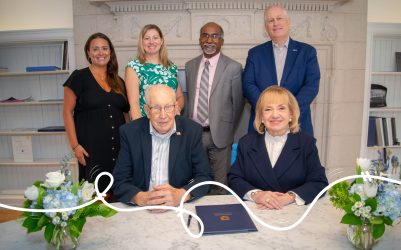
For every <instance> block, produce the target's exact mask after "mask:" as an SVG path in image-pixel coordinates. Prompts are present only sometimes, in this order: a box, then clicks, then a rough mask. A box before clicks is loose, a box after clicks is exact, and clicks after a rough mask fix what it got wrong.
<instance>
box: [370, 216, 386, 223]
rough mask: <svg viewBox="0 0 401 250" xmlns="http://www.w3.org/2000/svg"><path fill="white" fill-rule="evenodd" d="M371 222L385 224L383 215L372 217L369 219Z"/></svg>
mask: <svg viewBox="0 0 401 250" xmlns="http://www.w3.org/2000/svg"><path fill="white" fill-rule="evenodd" d="M369 221H370V223H372V224H375V225H378V224H383V223H384V221H383V219H382V218H381V217H372V218H370V219H369Z"/></svg>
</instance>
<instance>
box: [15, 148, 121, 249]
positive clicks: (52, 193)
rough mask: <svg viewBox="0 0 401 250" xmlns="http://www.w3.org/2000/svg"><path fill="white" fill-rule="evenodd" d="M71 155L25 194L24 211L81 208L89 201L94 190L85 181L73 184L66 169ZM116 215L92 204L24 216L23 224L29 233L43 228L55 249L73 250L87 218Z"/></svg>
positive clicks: (104, 207) (27, 213)
mask: <svg viewBox="0 0 401 250" xmlns="http://www.w3.org/2000/svg"><path fill="white" fill-rule="evenodd" d="M71 159H72V154H69V155H67V156H65V157H64V158H63V159H62V161H61V169H60V170H59V171H56V172H50V173H47V174H46V180H45V181H44V182H43V181H36V182H34V183H33V185H32V186H30V187H28V188H27V189H26V190H25V197H26V198H27V199H26V200H25V202H24V207H25V208H34V209H59V208H71V207H75V206H79V205H82V204H84V203H87V202H89V201H90V200H92V198H93V195H94V193H95V186H94V185H93V184H92V183H88V182H87V181H82V182H80V183H73V182H72V181H71V180H72V178H71V171H70V170H69V169H68V167H69V166H68V165H69V161H70V160H71ZM114 214H116V211H114V210H113V209H111V208H109V207H107V206H106V205H104V204H102V203H101V202H95V203H92V204H91V205H88V206H86V207H83V208H80V209H78V210H71V211H67V212H57V213H54V212H53V213H49V212H44V213H41V212H40V213H36V212H35V213H32V212H24V213H23V216H25V217H26V218H25V220H24V222H23V224H22V226H23V227H25V228H27V232H28V233H32V232H37V231H40V230H42V229H43V228H45V230H44V237H45V239H46V241H47V242H48V243H49V244H51V245H53V246H54V247H55V248H56V249H63V248H67V249H75V248H76V247H77V245H78V243H79V236H80V235H81V232H82V229H83V227H84V225H85V222H86V217H92V216H97V215H100V216H103V217H110V216H112V215H114Z"/></svg>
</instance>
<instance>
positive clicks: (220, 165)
mask: <svg viewBox="0 0 401 250" xmlns="http://www.w3.org/2000/svg"><path fill="white" fill-rule="evenodd" d="M202 143H203V148H204V149H205V151H206V153H207V155H208V157H209V163H210V166H211V167H212V171H213V174H214V181H217V182H220V183H223V184H225V185H227V173H228V171H229V170H230V167H231V164H230V163H231V145H229V146H227V147H225V148H217V147H216V145H214V143H213V139H212V134H211V133H210V131H204V132H203V133H202ZM209 194H212V195H216V194H227V190H226V189H224V188H221V187H219V186H216V185H213V186H211V187H210V192H209Z"/></svg>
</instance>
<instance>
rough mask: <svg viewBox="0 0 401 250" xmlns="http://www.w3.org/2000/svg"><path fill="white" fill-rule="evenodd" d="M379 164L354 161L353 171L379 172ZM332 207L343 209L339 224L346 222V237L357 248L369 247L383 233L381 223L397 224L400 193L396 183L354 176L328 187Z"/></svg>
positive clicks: (367, 160) (383, 226) (383, 225)
mask: <svg viewBox="0 0 401 250" xmlns="http://www.w3.org/2000/svg"><path fill="white" fill-rule="evenodd" d="M379 169H380V167H379V164H377V163H376V164H373V163H372V161H371V160H370V159H362V158H359V159H358V160H357V166H356V174H357V175H361V173H362V172H363V173H366V171H368V172H369V174H370V175H376V176H378V175H380V170H379ZM329 195H330V200H331V202H332V203H333V205H334V207H336V208H339V209H343V210H344V211H345V215H344V216H343V218H342V219H341V223H343V224H348V225H350V227H349V228H348V231H347V232H348V239H349V240H350V242H351V243H352V244H353V245H354V246H355V247H357V248H360V249H370V248H371V247H372V246H373V245H374V243H375V242H376V241H377V240H378V239H379V238H380V237H381V236H382V235H383V234H384V232H385V225H388V226H392V225H394V224H397V223H399V221H400V218H401V193H400V189H399V186H398V185H396V184H393V183H390V182H386V181H382V180H377V179H372V180H370V181H369V180H366V181H364V180H363V179H362V178H358V179H355V180H354V181H353V182H352V183H351V184H349V183H348V182H346V181H343V182H340V183H338V184H336V185H334V186H333V187H332V188H331V189H330V190H329Z"/></svg>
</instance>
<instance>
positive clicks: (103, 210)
mask: <svg viewBox="0 0 401 250" xmlns="http://www.w3.org/2000/svg"><path fill="white" fill-rule="evenodd" d="M98 211H99V215H101V216H103V217H106V218H107V217H111V216H113V215H115V214H116V213H117V211H115V210H114V209H111V208H109V207H108V206H105V205H101V206H99V208H98Z"/></svg>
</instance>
